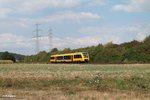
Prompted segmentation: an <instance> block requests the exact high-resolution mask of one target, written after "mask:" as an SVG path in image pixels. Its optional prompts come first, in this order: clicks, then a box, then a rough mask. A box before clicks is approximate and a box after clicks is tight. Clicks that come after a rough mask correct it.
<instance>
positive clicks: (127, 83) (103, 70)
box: [0, 64, 150, 96]
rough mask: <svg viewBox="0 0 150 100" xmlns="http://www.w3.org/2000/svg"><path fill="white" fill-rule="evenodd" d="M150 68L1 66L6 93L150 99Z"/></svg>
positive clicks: (0, 81)
mask: <svg viewBox="0 0 150 100" xmlns="http://www.w3.org/2000/svg"><path fill="white" fill-rule="evenodd" d="M149 75H150V65H149V64H123V65H122V64H120V65H116V64H112V65H98V64H97V65H93V64H0V88H1V89H3V90H7V89H13V90H14V89H15V90H18V89H19V90H29V91H40V90H42V91H49V90H58V91H63V93H64V94H65V95H75V94H77V93H78V92H81V91H92V90H95V91H101V92H108V91H114V90H117V91H118V90H119V91H132V92H135V93H143V94H144V93H148V96H149V95H150V94H149V93H150V76H149Z"/></svg>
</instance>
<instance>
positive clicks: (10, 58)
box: [1, 51, 16, 62]
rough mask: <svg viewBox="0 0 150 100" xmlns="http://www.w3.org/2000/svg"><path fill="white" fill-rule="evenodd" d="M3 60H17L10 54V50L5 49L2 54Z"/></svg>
mask: <svg viewBox="0 0 150 100" xmlns="http://www.w3.org/2000/svg"><path fill="white" fill-rule="evenodd" d="M1 58H2V60H12V61H13V62H15V61H16V59H15V57H14V56H13V55H12V54H10V53H9V52H8V51H5V52H4V53H3V54H2V56H1Z"/></svg>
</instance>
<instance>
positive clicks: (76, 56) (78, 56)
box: [74, 54, 82, 58]
mask: <svg viewBox="0 0 150 100" xmlns="http://www.w3.org/2000/svg"><path fill="white" fill-rule="evenodd" d="M74 58H82V56H81V55H80V54H79V55H74Z"/></svg>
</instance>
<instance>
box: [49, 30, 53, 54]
mask: <svg viewBox="0 0 150 100" xmlns="http://www.w3.org/2000/svg"><path fill="white" fill-rule="evenodd" d="M52 39H53V33H52V29H51V28H50V29H49V51H51V49H52V47H53V45H52V44H53V43H52V41H53V40H52Z"/></svg>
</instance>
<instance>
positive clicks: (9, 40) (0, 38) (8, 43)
mask: <svg viewBox="0 0 150 100" xmlns="http://www.w3.org/2000/svg"><path fill="white" fill-rule="evenodd" d="M30 41H31V40H29V39H27V38H25V37H23V36H18V35H15V34H12V33H3V34H0V44H1V48H31V46H32V45H31V42H30Z"/></svg>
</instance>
